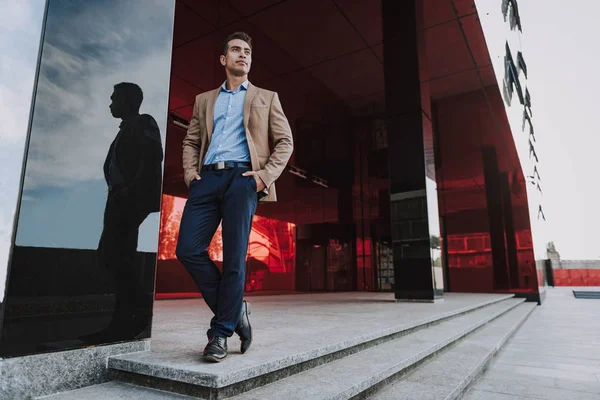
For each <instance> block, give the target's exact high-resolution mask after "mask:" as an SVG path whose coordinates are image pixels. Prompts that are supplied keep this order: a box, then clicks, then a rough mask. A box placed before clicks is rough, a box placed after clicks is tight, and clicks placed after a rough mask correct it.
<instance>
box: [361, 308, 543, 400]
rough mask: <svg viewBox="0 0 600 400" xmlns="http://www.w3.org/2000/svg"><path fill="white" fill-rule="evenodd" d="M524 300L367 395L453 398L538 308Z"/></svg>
mask: <svg viewBox="0 0 600 400" xmlns="http://www.w3.org/2000/svg"><path fill="white" fill-rule="evenodd" d="M536 306H537V304H536V303H524V304H521V305H519V306H518V307H515V308H514V309H512V310H511V311H509V312H507V313H506V314H504V315H502V316H501V317H499V318H498V319H496V320H494V321H491V322H490V323H489V324H487V325H486V326H484V327H483V328H481V329H480V330H478V331H476V332H475V333H473V334H472V335H470V336H468V337H466V338H464V339H463V340H462V341H460V342H459V343H457V344H456V345H455V346H452V347H451V348H449V349H447V350H446V351H444V352H442V353H440V354H439V355H437V356H436V357H434V358H433V359H432V360H431V361H429V362H427V363H425V364H423V365H422V366H420V367H419V368H418V369H416V370H415V371H413V372H412V373H410V374H408V375H406V376H404V377H402V378H401V379H400V380H398V381H396V382H394V383H392V384H390V385H388V386H386V387H385V388H383V389H382V390H381V391H379V392H377V393H375V394H373V395H372V396H371V397H368V398H369V399H371V400H409V399H410V400H412V399H419V400H430V399H431V400H434V399H435V400H454V399H459V398H461V397H462V395H463V394H464V393H466V391H467V389H468V388H469V385H470V384H471V383H473V382H474V381H475V380H476V379H477V377H478V376H479V375H480V374H481V373H482V372H483V371H484V370H485V369H486V367H487V366H488V364H489V363H490V362H491V361H492V359H493V357H494V356H495V355H496V353H497V352H498V351H499V350H500V349H501V348H502V346H504V344H505V343H506V341H507V340H508V339H509V338H510V337H511V336H512V335H513V334H514V333H515V332H516V331H517V329H519V327H520V326H521V325H522V324H523V323H524V322H525V320H526V319H527V317H528V316H529V315H530V314H531V312H533V310H534V309H535V308H536Z"/></svg>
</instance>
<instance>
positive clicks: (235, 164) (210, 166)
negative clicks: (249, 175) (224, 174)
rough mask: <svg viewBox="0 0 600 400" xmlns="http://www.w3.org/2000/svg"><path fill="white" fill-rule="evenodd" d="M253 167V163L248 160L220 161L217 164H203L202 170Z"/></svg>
mask: <svg viewBox="0 0 600 400" xmlns="http://www.w3.org/2000/svg"><path fill="white" fill-rule="evenodd" d="M251 167H252V165H251V164H250V163H248V162H233V161H219V162H217V163H215V164H208V165H203V166H202V171H218V170H221V169H232V168H251Z"/></svg>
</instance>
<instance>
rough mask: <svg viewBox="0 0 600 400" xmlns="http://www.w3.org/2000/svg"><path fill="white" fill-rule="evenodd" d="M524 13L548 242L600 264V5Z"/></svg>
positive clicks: (533, 3)
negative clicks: (599, 40) (550, 241)
mask: <svg viewBox="0 0 600 400" xmlns="http://www.w3.org/2000/svg"><path fill="white" fill-rule="evenodd" d="M497 3H500V2H497ZM519 9H520V12H521V20H522V22H523V35H522V46H523V55H524V56H525V57H526V61H527V66H528V69H529V71H530V77H529V79H528V81H529V85H530V87H531V90H530V91H531V94H532V104H533V106H532V108H533V112H534V121H535V122H534V123H535V132H536V135H537V136H538V137H539V139H540V140H539V155H540V158H543V169H544V176H542V179H543V187H544V203H545V205H546V206H545V207H546V209H547V212H546V217H547V218H548V221H549V227H550V231H551V235H549V236H550V237H552V238H554V242H555V244H556V246H557V250H558V251H559V252H560V253H561V257H562V258H563V259H599V258H600V246H599V245H598V239H599V238H600V233H599V229H600V207H599V206H598V203H599V201H600V187H599V186H598V180H599V175H598V172H599V170H600V168H599V166H598V161H599V159H600V157H599V152H600V132H599V130H598V126H599V124H598V115H599V109H600V100H599V97H598V93H600V52H599V51H598V37H600V28H599V23H598V16H599V15H600V2H597V1H593V0H570V1H568V2H566V1H564V0H563V1H561V0H525V1H520V2H519ZM541 173H542V172H541V171H540V174H541Z"/></svg>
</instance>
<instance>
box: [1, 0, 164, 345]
mask: <svg viewBox="0 0 600 400" xmlns="http://www.w3.org/2000/svg"><path fill="white" fill-rule="evenodd" d="M174 6H175V2H174V1H169V0H166V1H165V0H107V1H66V0H50V1H49V4H48V13H47V19H46V28H45V32H44V42H43V50H42V56H41V61H40V62H41V64H40V72H39V78H38V79H39V83H38V87H37V93H36V100H35V105H34V110H33V121H32V127H31V133H30V143H29V149H28V157H27V160H26V170H25V180H24V184H23V192H22V199H21V209H20V213H19V216H18V227H17V238H16V245H15V249H14V254H13V257H12V260H11V270H10V282H9V287H8V301H7V309H6V313H5V319H4V328H3V332H2V344H1V347H0V354H1V355H2V356H15V355H22V354H31V353H37V352H43V351H51V350H59V349H64V348H75V347H79V346H87V345H90V344H98V343H109V342H115V341H122V340H132V339H139V338H147V337H149V335H150V324H151V316H152V300H153V299H152V297H153V284H154V268H155V262H156V251H157V243H158V223H159V218H158V211H159V209H160V198H161V196H160V193H161V179H162V159H163V148H164V142H165V132H166V118H167V101H168V88H169V73H170V61H171V43H172V30H173V17H174Z"/></svg>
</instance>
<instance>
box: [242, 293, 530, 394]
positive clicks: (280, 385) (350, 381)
mask: <svg viewBox="0 0 600 400" xmlns="http://www.w3.org/2000/svg"><path fill="white" fill-rule="evenodd" d="M523 301H524V300H523V299H513V300H510V301H507V302H503V303H500V304H495V305H493V306H490V307H486V308H483V309H480V310H476V311H474V312H472V313H468V314H466V315H463V316H461V317H458V318H455V319H452V320H448V321H444V322H441V323H440V324H438V325H435V326H431V327H429V328H427V329H424V330H421V331H417V332H413V333H410V334H408V335H405V336H403V337H401V338H398V339H395V340H392V341H389V342H386V343H383V344H380V345H378V346H376V347H373V348H370V349H367V350H364V351H361V352H359V353H356V354H354V355H351V356H348V357H345V358H343V359H340V360H336V361H333V362H330V363H328V364H325V365H322V366H320V367H317V368H314V369H311V370H308V371H304V372H302V373H300V374H298V375H294V376H291V377H289V378H286V379H283V380H281V381H278V382H275V383H272V384H270V385H267V386H264V387H261V388H258V389H255V390H252V391H249V392H247V393H243V394H241V395H238V396H236V397H233V398H232V399H231V400H259V399H275V398H281V399H286V400H301V399H311V400H325V399H327V400H342V399H352V398H357V397H358V398H363V397H364V396H365V395H367V394H368V393H370V392H372V391H374V390H376V389H377V388H380V387H383V386H385V385H387V384H388V383H389V382H390V380H393V379H396V378H397V377H398V376H401V375H403V374H406V373H408V372H409V371H412V370H414V369H415V368H417V367H419V366H420V365H422V364H423V363H425V362H426V361H427V360H429V359H431V358H432V357H434V356H435V355H436V354H438V353H439V352H440V351H442V350H443V349H444V348H446V347H447V346H451V345H452V344H454V343H456V342H457V341H459V340H460V339H461V338H463V337H464V336H465V335H468V334H470V333H472V332H473V331H474V330H476V329H478V328H480V327H481V326H483V325H485V324H487V323H489V322H491V321H493V320H494V319H495V318H498V317H499V316H501V315H503V314H505V313H506V312H508V311H510V310H512V309H514V308H515V307H517V306H518V305H520V304H522V303H523Z"/></svg>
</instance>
